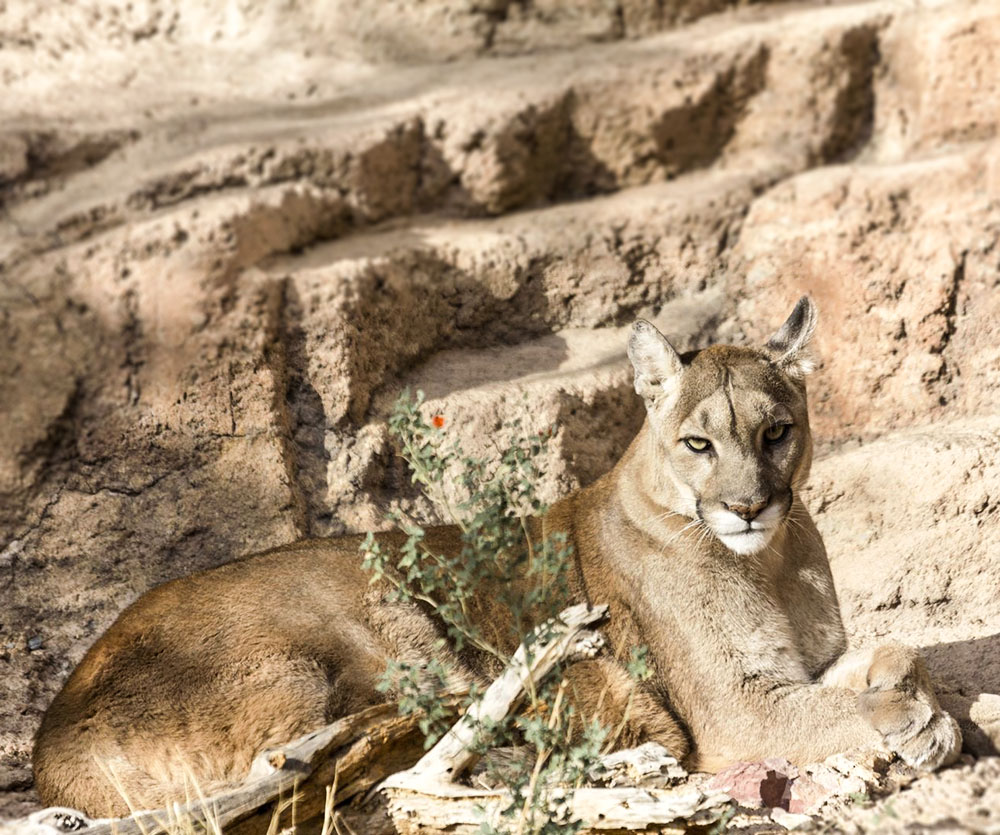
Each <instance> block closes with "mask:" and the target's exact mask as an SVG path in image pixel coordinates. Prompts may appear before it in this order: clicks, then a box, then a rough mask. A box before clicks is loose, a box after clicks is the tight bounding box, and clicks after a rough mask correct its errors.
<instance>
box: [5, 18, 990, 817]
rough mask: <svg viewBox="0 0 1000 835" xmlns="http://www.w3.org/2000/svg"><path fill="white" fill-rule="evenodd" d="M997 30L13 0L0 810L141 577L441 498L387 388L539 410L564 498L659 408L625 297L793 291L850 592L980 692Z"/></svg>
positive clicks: (484, 408)
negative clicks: (390, 428) (815, 327)
mask: <svg viewBox="0 0 1000 835" xmlns="http://www.w3.org/2000/svg"><path fill="white" fill-rule="evenodd" d="M998 39H1000V10H998V8H997V6H996V4H995V3H993V2H991V0H982V2H975V0H956V1H955V2H940V1H938V2H933V3H921V4H902V3H899V2H895V0H885V2H880V1H879V0H867V2H858V3H853V4H833V5H826V4H824V3H806V4H794V5H784V4H781V3H764V4H760V5H754V6H749V7H744V6H743V4H742V3H735V2H731V0H676V2H675V1H674V0H671V2H662V0H657V2H654V0H573V2H550V0H545V2H543V1H542V0H534V2H506V0H497V1H496V2H463V1H462V0H432V2H425V3H404V2H397V1H396V0H393V2H385V3H383V2H375V0H371V2H369V1H368V0H362V2H352V3H346V2H342V3H341V2H338V3H332V4H331V3H319V2H304V3H298V4H280V3H270V4H268V3H264V4H242V5H241V4H235V3H228V2H222V0H211V1H210V2H205V3H181V4H176V3H165V2H160V0H146V2H129V3H125V2H119V0H114V1H113V2H103V1H102V2H97V0H92V1H91V2H75V1H74V2H69V1H68V0H64V2H59V3H50V4H28V3H8V4H7V5H6V6H4V7H2V8H0V46H2V48H0V75H2V78H3V85H4V97H3V102H2V105H0V107H2V109H3V110H2V112H3V118H2V120H0V201H2V207H3V208H2V216H0V222H2V225H0V704H2V705H3V715H4V720H3V722H2V726H0V788H2V789H3V790H4V792H5V794H4V797H5V800H4V811H5V812H6V813H8V814H13V813H16V812H19V811H24V810H26V809H28V808H30V806H31V803H32V802H33V798H32V794H31V780H30V765H29V751H30V738H31V735H32V733H33V732H34V730H35V728H36V726H37V723H38V721H39V719H40V716H41V713H42V711H43V710H44V708H45V706H46V705H47V703H48V701H49V700H50V699H51V697H52V695H53V693H54V692H55V690H56V688H58V686H59V685H60V684H61V682H62V681H63V680H64V678H65V676H66V675H67V674H68V672H69V670H70V669H71V667H72V665H73V664H74V663H75V662H76V661H78V660H79V658H80V657H81V655H82V654H83V652H84V650H85V649H86V648H87V646H88V645H89V644H90V643H91V642H92V641H93V640H94V639H95V638H96V636H97V635H98V634H99V633H100V632H101V631H102V630H103V629H105V628H106V627H107V626H108V625H109V623H110V622H111V621H112V620H113V619H114V617H115V616H116V614H117V613H118V612H119V611H120V610H121V609H122V608H123V607H124V606H125V605H126V604H128V603H129V602H130V601H132V600H134V599H135V598H136V597H137V596H138V595H139V594H141V593H142V592H143V591H145V590H146V589H148V588H149V587H150V586H151V585H153V584H155V583H158V582H161V581H163V580H166V579H169V578H172V577H175V576H178V575H180V574H184V573H187V572H190V571H193V570H195V569H199V568H204V567H207V566H212V565H216V564H218V563H220V562H223V561H226V560H228V559H230V558H232V557H233V556H234V555H237V554H240V553H244V552H247V551H251V550H256V549H260V548H264V547H267V546H270V545H275V544H278V543H281V542H285V541H288V540H291V539H294V538H297V537H300V536H305V535H317V534H332V533H337V532H341V531H345V530H363V529H367V528H371V527H375V526H381V525H383V524H384V522H383V514H384V512H385V510H386V509H387V508H388V507H390V506H392V505H393V504H399V503H401V504H403V505H406V506H408V507H411V508H413V507H415V508H416V510H417V511H418V512H422V513H426V512H429V509H428V508H426V507H424V506H422V505H420V503H419V502H415V499H414V496H413V495H412V493H411V492H410V488H409V487H408V486H407V484H406V479H405V475H404V471H403V467H402V465H401V463H400V461H399V460H398V458H397V457H396V456H395V455H394V453H393V451H392V449H391V447H390V446H389V444H388V443H387V440H386V434H385V429H384V425H383V418H384V416H385V414H386V412H387V410H388V408H389V406H390V404H391V402H392V400H393V398H394V397H395V395H396V394H397V393H398V391H399V390H400V389H401V388H402V387H403V386H405V385H409V386H414V387H420V388H422V389H424V391H426V392H427V394H428V396H429V398H430V399H431V400H432V401H433V404H434V405H433V407H434V408H435V409H436V410H438V411H440V412H441V413H442V414H444V415H445V416H446V418H447V420H448V427H449V429H450V430H451V431H454V432H456V433H460V434H461V435H462V436H463V437H465V438H466V439H467V440H466V445H467V447H469V448H470V449H477V448H480V447H481V448H482V449H489V447H482V444H484V443H502V436H500V435H498V431H499V429H500V427H501V425H502V424H503V423H504V421H507V420H510V419H512V418H515V417H521V418H522V419H523V420H524V421H525V422H526V423H527V424H528V425H529V426H531V427H535V428H539V429H541V428H543V427H545V426H547V425H548V424H551V423H553V422H556V423H557V424H558V426H559V431H558V434H557V436H556V439H555V443H554V444H553V457H552V461H551V465H550V479H549V481H548V483H546V484H545V485H544V490H545V494H546V496H547V497H549V498H554V497H556V496H558V495H560V494H561V493H563V492H564V491H566V490H569V489H571V488H572V487H574V486H576V485H580V484H584V483H587V482H589V481H591V480H593V479H594V478H595V477H597V476H598V475H599V474H600V473H602V472H603V471H605V470H606V469H607V468H608V467H609V466H610V465H611V464H612V463H613V462H614V461H615V459H616V458H617V456H618V455H620V453H621V452H622V450H623V449H624V448H625V446H626V445H627V444H628V442H629V440H630V438H631V436H632V435H633V433H634V432H635V431H636V429H637V428H638V426H639V425H640V423H641V420H642V411H641V404H640V403H639V402H638V399H637V398H636V397H635V396H634V395H633V393H632V390H631V383H630V374H629V371H628V368H627V365H626V363H625V361H624V352H623V347H624V338H625V333H626V330H627V326H628V324H629V323H630V322H631V320H632V319H633V318H634V317H635V316H637V315H643V316H647V317H649V318H652V319H654V320H655V321H657V322H658V323H659V324H660V325H661V327H662V328H663V329H664V330H665V332H667V333H669V334H671V335H672V336H674V337H675V341H676V342H677V343H678V345H679V347H683V348H687V347H694V346H698V345H704V344H707V343H709V342H711V341H714V340H736V341H740V340H746V339H760V338H764V337H766V335H768V333H769V332H770V331H771V330H772V329H773V328H775V327H776V326H777V325H778V324H779V323H780V321H781V320H782V318H783V317H784V315H785V313H786V312H787V310H788V309H789V308H790V306H791V304H792V303H793V302H794V300H795V299H796V298H797V297H798V296H799V295H800V294H802V293H803V292H809V293H812V294H813V296H814V297H815V299H816V300H817V302H818V304H819V306H820V308H821V316H822V324H821V329H820V332H819V335H818V337H817V346H818V348H819V351H820V354H821V356H822V358H823V363H822V365H821V367H820V369H819V371H818V372H817V373H816V374H815V376H814V378H813V381H812V391H813V412H814V427H815V431H816V434H817V437H818V441H819V447H820V450H821V458H820V460H819V461H818V462H817V464H816V467H815V471H814V479H813V481H814V487H813V490H812V493H811V497H810V502H811V505H812V507H813V509H814V512H815V513H816V514H817V519H818V522H819V524H820V526H821V528H822V530H823V533H824V534H825V536H826V540H827V544H828V549H829V551H830V553H831V557H832V560H833V565H834V571H835V573H836V575H837V581H838V585H839V589H840V593H841V596H842V602H843V607H844V613H845V617H846V619H847V620H848V623H849V626H850V629H851V631H852V633H853V634H854V635H855V637H856V638H857V639H858V640H861V641H866V640H873V639H875V638H878V637H882V636H887V635H892V636H894V637H898V638H901V639H903V640H907V641H909V642H911V643H914V644H917V645H921V646H924V647H926V649H927V655H928V660H929V663H930V665H931V667H932V669H933V671H934V673H935V674H936V675H937V676H938V677H939V678H941V679H942V681H943V682H944V686H945V689H946V690H947V691H948V692H949V693H950V694H951V695H952V696H953V697H954V698H955V699H956V702H955V704H957V705H959V708H957V709H960V710H964V712H965V715H964V716H963V719H965V720H967V721H966V724H967V730H968V731H969V732H970V733H974V728H975V727H976V725H975V722H978V723H979V726H988V725H989V723H991V722H992V723H993V726H994V727H995V726H996V725H997V724H1000V708H997V706H996V703H995V702H990V701H989V700H988V699H979V700H978V701H977V697H978V694H980V693H981V692H1000V662H998V658H1000V643H998V641H1000V638H998V637H997V635H998V633H1000V594H998V593H997V586H998V582H1000V550H998V548H997V546H996V545H995V541H996V538H997V535H998V533H1000V514H998V513H997V508H998V507H1000V468H998V465H997V463H996V462H997V459H998V452H1000V416H998V413H997V408H996V401H997V397H998V395H1000V347H998V345H1000V339H998V336H1000V324H998V322H1000V318H998V317H1000V292H998V284H1000V245H998V243H1000V139H998V136H997V130H998V124H1000V106H998V101H1000V57H998V56H1000V49H998V46H1000V44H998ZM525 395H527V397H525ZM963 705H964V707H962V706H963ZM970 705H971V706H970ZM970 723H971V724H970ZM980 743H982V745H984V746H985V745H986V743H985V742H983V741H982V740H980ZM982 750H986V748H983V749H982ZM982 762H986V761H982ZM982 762H980V763H979V764H977V765H976V766H975V767H972V766H965V767H964V768H963V769H958V770H956V771H953V772H951V774H950V775H949V776H948V778H947V779H948V780H951V781H953V782H956V785H957V784H962V785H964V786H966V787H967V790H966V789H963V790H962V792H965V794H969V793H970V792H971V793H972V795H975V796H977V797H978V796H980V795H982V792H979V794H976V787H977V786H981V785H982V784H983V781H986V782H989V780H995V773H994V772H995V769H992V770H991V767H987V766H985V765H983V764H982ZM991 775H992V776H991ZM977 781H978V782H977ZM950 785H951V784H950V783H949V786H950ZM922 786H927V787H929V788H921V787H922ZM937 786H938V784H937V783H935V782H934V780H928V781H920V782H918V784H917V785H916V787H914V788H913V789H912V790H911V792H910V794H909V795H908V796H909V797H910V798H911V801H910V805H909V806H908V807H907V808H908V809H910V808H912V810H913V815H915V816H917V817H918V818H919V819H920V820H924V821H925V822H926V823H928V824H933V823H934V822H935V821H939V820H945V819H947V818H948V817H949V816H950V817H952V818H954V820H956V821H959V822H960V823H963V824H966V825H969V826H988V825H990V824H991V822H992V825H994V826H995V825H997V823H998V819H997V818H996V817H995V816H996V814H997V811H996V804H995V803H994V804H992V805H991V806H988V807H987V806H984V805H983V804H979V805H977V804H976V803H973V802H971V801H970V802H965V801H958V800H956V801H955V802H954V803H951V804H950V805H949V802H950V801H948V798H949V797H952V796H956V797H957V796H961V797H964V796H965V794H962V792H958V793H957V794H956V792H950V793H949V791H950V790H949V791H946V790H942V789H940V788H939V787H937ZM921 791H923V792H924V795H921V794H919V792H921ZM970 796H971V795H970ZM921 797H923V798H924V799H923V800H921V799H920V798H921ZM913 798H916V799H913ZM984 808H986V809H987V817H985V818H984V817H983V813H982V811H981V810H982V809H984ZM991 815H992V816H993V817H990V816H991ZM921 816H922V817H921ZM884 820H888V818H884ZM863 823H864V822H862V823H861V824H858V825H859V826H861V825H862V824H863ZM868 823H869V824H870V821H869V822H868Z"/></svg>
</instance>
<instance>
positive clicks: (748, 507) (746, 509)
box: [722, 496, 771, 522]
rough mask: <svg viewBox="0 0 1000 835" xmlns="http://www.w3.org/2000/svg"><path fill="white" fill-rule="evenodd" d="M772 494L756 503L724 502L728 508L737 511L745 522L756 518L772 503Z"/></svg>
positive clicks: (733, 511) (732, 511)
mask: <svg viewBox="0 0 1000 835" xmlns="http://www.w3.org/2000/svg"><path fill="white" fill-rule="evenodd" d="M770 501H771V498H770V496H769V497H768V498H766V499H764V500H763V501H760V502H757V503H756V504H729V503H728V502H723V503H722V504H724V505H725V507H726V510H728V511H730V512H731V513H735V514H736V515H737V516H739V517H740V519H742V520H743V521H744V522H749V521H751V520H753V519H756V518H757V516H758V515H759V514H760V512H761V511H762V510H763V509H764V508H765V507H767V506H768V504H769V503H770Z"/></svg>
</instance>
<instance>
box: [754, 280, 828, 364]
mask: <svg viewBox="0 0 1000 835" xmlns="http://www.w3.org/2000/svg"><path fill="white" fill-rule="evenodd" d="M816 318H817V314H816V305H814V304H813V301H812V299H810V298H809V297H808V296H803V297H802V298H801V299H799V301H798V303H797V304H796V305H795V309H794V310H793V311H792V314H791V316H789V317H788V318H787V319H786V320H785V324H783V325H782V326H781V327H780V328H778V332H777V333H775V335H774V336H772V337H771V338H770V339H769V340H767V345H765V346H764V348H765V350H766V351H767V352H768V353H769V354H770V355H771V361H772V362H773V363H774V364H775V365H776V366H778V368H780V369H781V370H782V371H784V372H785V373H786V374H787V375H788V376H789V377H794V378H795V379H797V380H801V379H802V378H803V377H805V376H806V375H807V374H808V373H809V372H810V371H812V370H813V369H814V368H815V367H816V361H815V359H814V358H813V356H812V353H811V352H810V350H809V340H810V339H812V335H813V331H814V330H816Z"/></svg>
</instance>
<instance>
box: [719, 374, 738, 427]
mask: <svg viewBox="0 0 1000 835" xmlns="http://www.w3.org/2000/svg"><path fill="white" fill-rule="evenodd" d="M722 387H723V389H724V391H725V392H726V403H727V404H728V405H729V429H730V431H731V432H732V433H733V435H734V436H735V435H736V407H735V406H734V405H733V374H732V371H731V370H730V369H729V368H728V366H727V367H726V369H725V376H724V377H723V380H722Z"/></svg>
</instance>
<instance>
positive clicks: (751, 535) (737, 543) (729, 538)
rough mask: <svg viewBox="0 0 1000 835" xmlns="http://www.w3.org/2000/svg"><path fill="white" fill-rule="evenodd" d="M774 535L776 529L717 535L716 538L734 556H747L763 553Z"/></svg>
mask: <svg viewBox="0 0 1000 835" xmlns="http://www.w3.org/2000/svg"><path fill="white" fill-rule="evenodd" d="M773 534H774V528H772V529H771V530H767V531H746V532H745V533H716V536H717V537H719V541H720V542H722V544H723V545H725V546H726V547H727V548H728V549H729V550H730V551H732V552H733V553H734V554H739V555H740V556H746V555H748V554H756V553H757V552H758V551H763V550H764V548H765V546H766V545H767V543H768V542H770V541H771V536H772V535H773Z"/></svg>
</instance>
